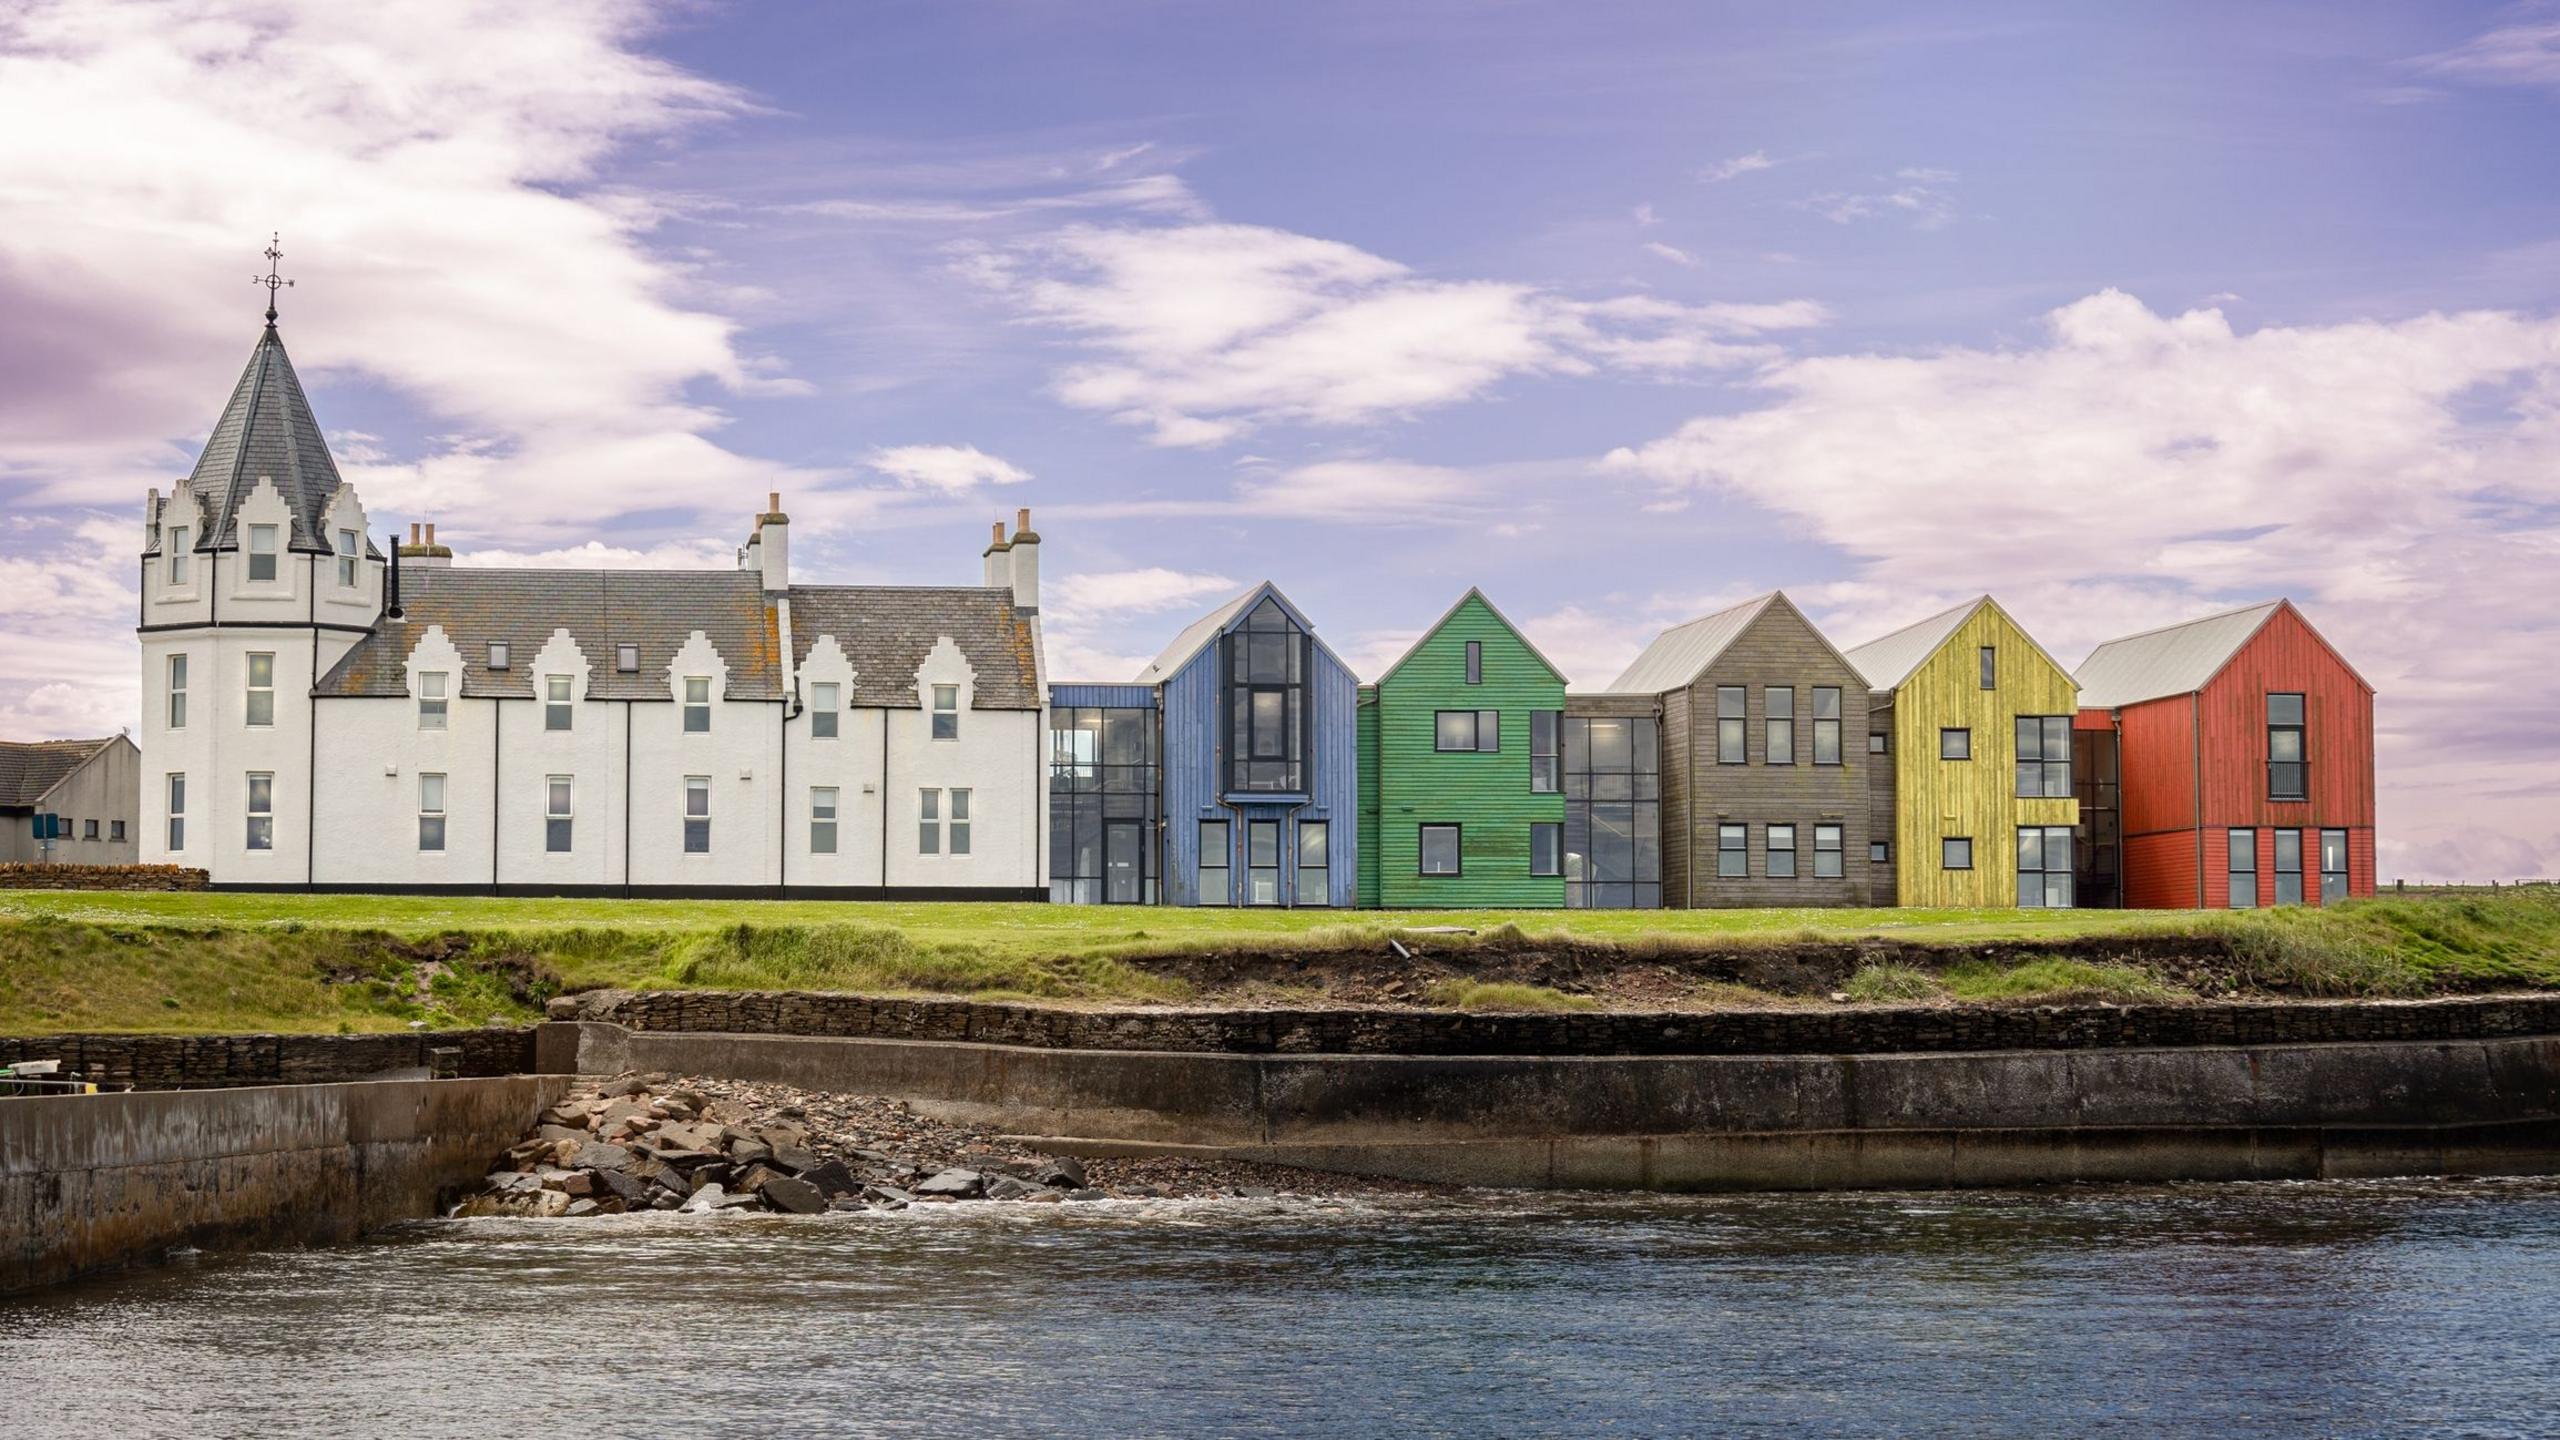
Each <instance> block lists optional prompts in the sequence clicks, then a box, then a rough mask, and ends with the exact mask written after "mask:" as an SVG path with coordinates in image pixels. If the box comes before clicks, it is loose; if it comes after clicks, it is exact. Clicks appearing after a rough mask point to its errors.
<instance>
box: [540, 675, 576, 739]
mask: <svg viewBox="0 0 2560 1440" xmlns="http://www.w3.org/2000/svg"><path fill="white" fill-rule="evenodd" d="M574 679H575V677H574V676H569V675H545V676H543V677H542V729H543V733H544V734H556V733H560V732H563V731H567V730H569V729H571V728H572V727H574V726H575V725H576V724H577V714H576V710H577V701H576V700H574V699H572V698H571V696H570V694H569V692H570V691H571V690H572V689H573V688H575V687H574V685H573V684H572V681H573V680H574Z"/></svg>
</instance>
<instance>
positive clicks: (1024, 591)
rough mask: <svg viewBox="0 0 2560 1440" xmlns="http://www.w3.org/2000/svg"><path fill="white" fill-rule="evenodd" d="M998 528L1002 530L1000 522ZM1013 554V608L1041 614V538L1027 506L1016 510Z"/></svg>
mask: <svg viewBox="0 0 2560 1440" xmlns="http://www.w3.org/2000/svg"><path fill="white" fill-rule="evenodd" d="M996 528H997V529H998V530H1002V529H1003V528H1004V526H1003V525H1002V524H1001V523H999V524H998V525H997V526H996ZM1006 553H1007V554H1008V555H1010V556H1011V557H1012V562H1013V563H1012V570H1013V575H1012V583H1013V608H1014V609H1015V610H1017V611H1020V612H1021V613H1023V614H1025V615H1037V614H1039V613H1040V537H1039V536H1038V535H1036V534H1033V533H1032V530H1031V511H1030V510H1029V508H1028V507H1026V508H1024V509H1022V510H1018V511H1016V512H1014V517H1013V539H1012V541H1011V542H1010V543H1009V544H1008V545H1007V546H1006Z"/></svg>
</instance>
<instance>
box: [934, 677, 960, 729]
mask: <svg viewBox="0 0 2560 1440" xmlns="http://www.w3.org/2000/svg"><path fill="white" fill-rule="evenodd" d="M933 738H934V739H936V740H957V739H959V738H960V687H959V686H957V685H936V686H934V687H933Z"/></svg>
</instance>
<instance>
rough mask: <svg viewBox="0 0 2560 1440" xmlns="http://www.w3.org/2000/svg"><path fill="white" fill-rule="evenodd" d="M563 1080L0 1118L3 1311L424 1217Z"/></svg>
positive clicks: (399, 1087) (74, 1101)
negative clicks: (103, 1277)
mask: <svg viewBox="0 0 2560 1440" xmlns="http://www.w3.org/2000/svg"><path fill="white" fill-rule="evenodd" d="M572 1083H574V1082H573V1081H572V1080H571V1078H570V1077H568V1076H559V1075H552V1076H515V1077H512V1078H508V1079H491V1080H390V1081H376V1082H372V1083H368V1084H354V1085H285V1086H272V1087H263V1088H256V1089H237V1090H208V1091H193V1092H186V1093H157V1094H154V1093H138V1094H132V1095H53V1096H45V1097H41V1098H34V1099H15V1100H0V1294H5V1293H8V1292H10V1291H13V1290H24V1289H31V1288H33V1287H35V1286H39V1285H48V1284H53V1283H56V1282H59V1281H62V1280H67V1279H71V1278H74V1277H76V1276H79V1275H84V1274H89V1273H92V1272H95V1271H100V1270H107V1269H112V1268H115V1267H117V1266H121V1265H126V1264H131V1263H134V1262H137V1261H144V1260H149V1259H152V1258H154V1257H156V1256H159V1255H161V1254H165V1253H166V1252H168V1251H170V1250H172V1249H176V1248H178V1247H181V1246H194V1247H198V1248H209V1247H214V1246H227V1245H313V1244H329V1243H335V1242H340V1241H345V1240H349V1239H353V1238H354V1237H355V1236H357V1235H359V1234H362V1233H363V1232H365V1231H367V1230H370V1229H374V1228H377V1227H379V1226H382V1225H385V1224H388V1223H390V1222H392V1221H396V1220H405V1219H415V1218H419V1217H423V1216H427V1215H431V1214H434V1213H435V1211H436V1208H437V1205H438V1204H439V1202H440V1201H441V1200H442V1198H443V1196H444V1194H445V1193H446V1192H447V1191H449V1190H453V1189H456V1188H459V1187H461V1186H463V1185H466V1184H468V1183H470V1182H471V1181H474V1180H477V1179H478V1178H479V1177H480V1176H481V1175H482V1174H483V1173H485V1172H486V1171H487V1170H488V1168H489V1166H490V1164H491V1162H492V1161H493V1160H494V1159H495V1158H496V1157H497V1156H499V1155H501V1154H503V1153H504V1152H505V1150H506V1148H507V1147H508V1146H510V1145H512V1144H514V1143H515V1142H516V1141H517V1140H518V1139H519V1138H520V1137H521V1136H523V1135H524V1134H525V1132H526V1131H528V1130H530V1129H531V1128H532V1127H533V1124H534V1121H535V1118H536V1117H537V1116H539V1115H540V1114H541V1112H542V1109H543V1107H544V1106H546V1105H549V1104H551V1103H552V1102H553V1101H555V1100H557V1099H559V1098H560V1097H561V1096H562V1095H564V1094H566V1093H567V1092H568V1089H569V1087H570V1085H571V1084H572Z"/></svg>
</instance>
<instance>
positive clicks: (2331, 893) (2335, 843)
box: [2320, 830, 2347, 905]
mask: <svg viewBox="0 0 2560 1440" xmlns="http://www.w3.org/2000/svg"><path fill="white" fill-rule="evenodd" d="M2346 898H2347V832H2346V831H2344V830H2323V831H2321V832H2320V903H2321V904H2323V905H2334V904H2336V903H2338V902H2339V901H2341V900H2344V899H2346Z"/></svg>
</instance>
